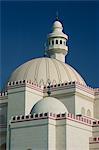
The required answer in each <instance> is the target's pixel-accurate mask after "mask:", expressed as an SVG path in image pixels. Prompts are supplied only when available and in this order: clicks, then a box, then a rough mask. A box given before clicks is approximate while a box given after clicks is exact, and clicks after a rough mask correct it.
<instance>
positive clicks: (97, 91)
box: [94, 88, 99, 96]
mask: <svg viewBox="0 0 99 150" xmlns="http://www.w3.org/2000/svg"><path fill="white" fill-rule="evenodd" d="M94 92H95V96H97V95H99V88H96V89H94Z"/></svg>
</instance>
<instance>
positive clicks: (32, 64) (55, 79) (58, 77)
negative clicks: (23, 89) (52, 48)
mask: <svg viewBox="0 0 99 150" xmlns="http://www.w3.org/2000/svg"><path fill="white" fill-rule="evenodd" d="M18 80H28V81H32V82H34V83H37V84H38V85H47V84H48V83H49V82H50V83H51V84H59V83H64V82H73V81H77V82H79V83H81V84H83V85H86V83H85V82H84V80H83V79H82V77H81V76H80V75H79V74H78V73H77V72H76V71H75V70H74V69H73V68H72V67H71V66H69V65H68V64H65V63H63V62H61V61H59V60H57V59H53V58H47V57H43V58H36V59H32V60H30V61H28V62H26V63H24V64H23V65H21V66H20V67H18V68H17V69H16V70H15V71H14V72H13V73H12V75H11V77H10V79H9V82H11V81H18Z"/></svg>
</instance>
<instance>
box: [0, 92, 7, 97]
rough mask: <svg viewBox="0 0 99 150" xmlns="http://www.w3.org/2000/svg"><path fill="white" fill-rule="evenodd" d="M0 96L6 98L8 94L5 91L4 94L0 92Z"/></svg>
mask: <svg viewBox="0 0 99 150" xmlns="http://www.w3.org/2000/svg"><path fill="white" fill-rule="evenodd" d="M0 96H1V97H2V96H8V92H7V91H5V92H0Z"/></svg>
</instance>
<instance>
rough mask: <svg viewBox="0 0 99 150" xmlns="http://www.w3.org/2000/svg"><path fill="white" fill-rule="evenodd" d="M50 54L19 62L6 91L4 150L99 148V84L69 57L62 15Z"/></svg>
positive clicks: (1, 109) (0, 99)
mask: <svg viewBox="0 0 99 150" xmlns="http://www.w3.org/2000/svg"><path fill="white" fill-rule="evenodd" d="M52 29H53V30H52V33H50V34H49V35H48V37H47V44H46V56H44V57H42V58H35V59H32V60H30V61H28V62H26V63H24V64H22V65H21V66H19V67H18V68H17V69H16V70H15V71H14V72H13V73H12V74H11V76H10V78H9V81H8V84H7V86H6V91H5V92H1V93H0V137H1V140H0V150H5V149H6V150H99V89H98V88H91V87H89V86H88V85H86V82H85V81H84V79H83V78H82V77H81V75H80V74H79V73H78V72H77V71H76V70H75V69H74V68H72V67H71V66H70V65H68V64H67V63H65V56H66V55H67V53H68V46H67V40H68V36H67V35H66V34H65V33H63V26H62V24H61V22H60V21H59V20H56V21H55V22H54V23H53V27H52Z"/></svg>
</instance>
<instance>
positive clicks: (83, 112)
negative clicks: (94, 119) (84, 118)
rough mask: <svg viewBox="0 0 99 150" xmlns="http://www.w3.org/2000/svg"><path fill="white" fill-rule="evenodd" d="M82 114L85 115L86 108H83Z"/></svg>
mask: <svg viewBox="0 0 99 150" xmlns="http://www.w3.org/2000/svg"><path fill="white" fill-rule="evenodd" d="M81 114H82V115H85V108H84V107H82V108H81Z"/></svg>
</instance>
